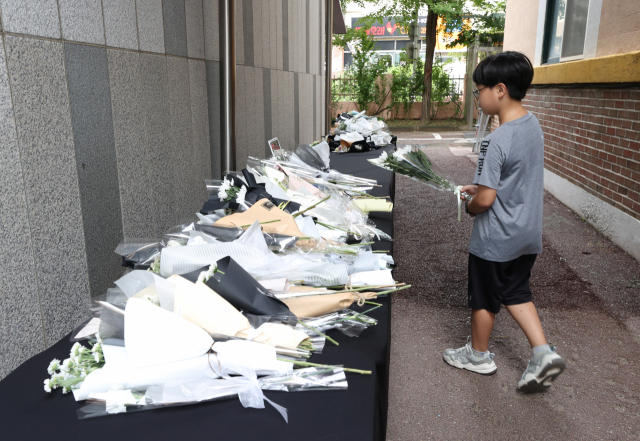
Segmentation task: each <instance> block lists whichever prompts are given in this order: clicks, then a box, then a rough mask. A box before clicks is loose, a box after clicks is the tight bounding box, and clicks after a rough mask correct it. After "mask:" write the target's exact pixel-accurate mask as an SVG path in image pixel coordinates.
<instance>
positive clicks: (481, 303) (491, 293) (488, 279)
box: [469, 253, 537, 314]
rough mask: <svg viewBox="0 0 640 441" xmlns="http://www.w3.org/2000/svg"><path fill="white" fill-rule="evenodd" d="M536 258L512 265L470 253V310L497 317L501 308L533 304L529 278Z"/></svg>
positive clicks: (522, 260)
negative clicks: (481, 310)
mask: <svg viewBox="0 0 640 441" xmlns="http://www.w3.org/2000/svg"><path fill="white" fill-rule="evenodd" d="M536 257H537V254H525V255H524V256H520V257H518V258H517V259H514V260H511V261H509V262H491V261H489V260H484V259H481V258H480V257H478V256H474V255H473V254H471V253H469V308H471V309H486V310H488V311H491V312H493V313H494V314H497V313H498V312H500V305H520V304H522V303H528V302H530V301H531V288H530V287H529V278H530V277H531V268H533V263H534V262H535V261H536Z"/></svg>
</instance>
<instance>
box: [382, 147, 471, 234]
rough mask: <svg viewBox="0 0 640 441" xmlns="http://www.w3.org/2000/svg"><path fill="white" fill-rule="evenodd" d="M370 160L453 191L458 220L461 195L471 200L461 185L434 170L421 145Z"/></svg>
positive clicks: (440, 188)
mask: <svg viewBox="0 0 640 441" xmlns="http://www.w3.org/2000/svg"><path fill="white" fill-rule="evenodd" d="M369 162H370V163H372V164H374V165H377V166H378V167H382V168H384V169H387V170H391V171H393V172H395V173H398V174H401V175H403V176H407V177H408V178H411V179H413V180H416V181H418V182H422V183H423V184H426V185H428V186H430V187H433V188H436V189H438V190H445V191H451V192H453V193H454V194H455V195H456V198H457V200H458V221H460V208H461V204H462V200H463V198H462V197H461V196H464V197H465V198H466V200H471V196H469V195H466V194H463V193H461V189H462V187H461V186H456V185H455V184H453V183H452V182H450V181H449V180H447V179H445V178H443V177H442V176H439V175H438V174H436V173H435V172H434V171H433V168H432V164H431V161H430V160H429V157H428V156H427V155H426V154H425V153H424V152H423V151H422V150H421V149H420V148H419V147H414V146H407V147H404V148H401V149H399V150H397V151H395V152H393V154H392V155H387V153H386V152H382V154H381V155H380V156H379V157H378V158H377V159H369Z"/></svg>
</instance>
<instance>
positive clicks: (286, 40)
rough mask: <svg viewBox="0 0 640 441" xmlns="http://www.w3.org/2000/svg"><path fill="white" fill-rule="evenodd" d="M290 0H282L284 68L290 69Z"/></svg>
mask: <svg viewBox="0 0 640 441" xmlns="http://www.w3.org/2000/svg"><path fill="white" fill-rule="evenodd" d="M290 10H291V7H290V6H289V0H282V23H281V25H282V26H281V29H282V30H281V31H280V32H282V70H289V11H290Z"/></svg>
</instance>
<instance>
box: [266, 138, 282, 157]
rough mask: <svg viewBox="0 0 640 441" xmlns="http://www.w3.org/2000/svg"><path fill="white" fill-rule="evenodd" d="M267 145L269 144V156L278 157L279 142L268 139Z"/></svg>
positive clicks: (276, 139)
mask: <svg viewBox="0 0 640 441" xmlns="http://www.w3.org/2000/svg"><path fill="white" fill-rule="evenodd" d="M267 143H268V144H269V148H270V149H271V155H272V156H279V155H280V149H281V147H280V141H278V138H273V139H270V140H269V141H267Z"/></svg>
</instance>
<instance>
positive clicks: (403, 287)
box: [378, 285, 411, 296]
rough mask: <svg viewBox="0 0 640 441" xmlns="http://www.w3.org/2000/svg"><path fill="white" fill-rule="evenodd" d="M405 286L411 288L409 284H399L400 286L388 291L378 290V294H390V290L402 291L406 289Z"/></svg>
mask: <svg viewBox="0 0 640 441" xmlns="http://www.w3.org/2000/svg"><path fill="white" fill-rule="evenodd" d="M407 288H411V285H405V286H401V287H400V288H396V289H390V290H389V291H382V292H379V293H378V295H379V296H382V295H385V294H391V293H392V292H396V291H402V290H403V289H407Z"/></svg>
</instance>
